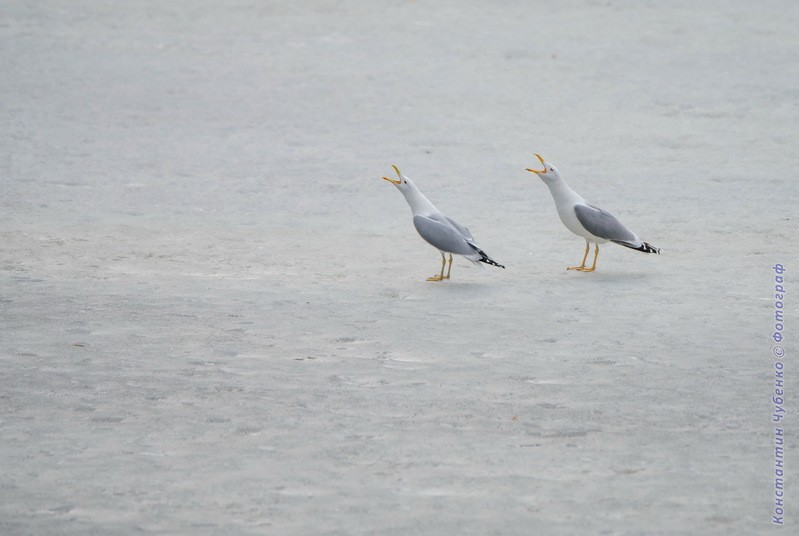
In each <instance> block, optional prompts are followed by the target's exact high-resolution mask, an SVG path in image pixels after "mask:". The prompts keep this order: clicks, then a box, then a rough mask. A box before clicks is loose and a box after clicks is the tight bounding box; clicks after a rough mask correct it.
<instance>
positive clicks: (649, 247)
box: [636, 242, 660, 255]
mask: <svg viewBox="0 0 799 536" xmlns="http://www.w3.org/2000/svg"><path fill="white" fill-rule="evenodd" d="M636 249H638V251H643V252H644V253H654V254H655V255H660V248H656V247H655V246H653V245H652V244H647V243H646V242H644V243H642V244H641V247H640V248H636Z"/></svg>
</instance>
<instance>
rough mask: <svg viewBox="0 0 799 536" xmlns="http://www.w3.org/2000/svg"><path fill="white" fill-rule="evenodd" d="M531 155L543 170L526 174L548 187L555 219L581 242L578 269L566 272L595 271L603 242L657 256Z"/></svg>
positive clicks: (614, 219) (610, 215)
mask: <svg viewBox="0 0 799 536" xmlns="http://www.w3.org/2000/svg"><path fill="white" fill-rule="evenodd" d="M535 156H536V157H537V158H538V159H539V160H540V161H541V164H542V165H543V166H544V169H542V170H536V169H530V168H527V171H529V172H531V173H535V174H536V175H538V176H539V177H540V178H541V180H542V181H544V184H546V185H547V186H548V187H549V192H550V193H551V194H552V197H553V198H554V199H555V207H556V208H557V209H558V216H560V221H562V222H563V225H565V226H566V228H567V229H568V230H569V231H571V232H573V233H574V234H576V235H577V236H582V237H583V238H584V239H585V255H583V262H582V263H581V264H580V266H570V267H568V268H567V270H577V271H580V272H593V271H594V270H595V269H596V259H597V257H598V256H599V244H606V243H607V242H614V243H616V244H619V245H620V246H624V247H628V248H630V249H635V250H638V251H643V252H644V253H655V254H658V255H659V254H660V250H659V249H658V248H656V247H655V246H653V245H651V244H647V243H646V242H643V241H642V240H641V239H640V238H638V237H637V236H636V235H635V233H633V232H632V231H630V230H629V229H628V228H627V227H625V226H624V225H622V223H621V222H620V221H619V220H617V219H616V217H615V216H614V215H613V214H611V213H609V212H605V211H604V210H602V209H601V208H599V207H595V206H594V205H591V204H590V203H587V202H586V201H585V199H583V198H582V197H580V195H579V194H578V193H577V192H575V191H574V190H572V189H571V188H569V185H568V184H566V181H564V180H563V177H561V176H560V173H558V170H557V169H556V168H555V166H553V165H552V164H548V163H546V162H545V161H544V159H543V158H541V155H538V154H536V155H535ZM591 243H593V244H594V246H595V247H596V249H595V251H594V263H593V264H592V265H591V267H590V268H588V267H587V266H586V265H585V261H586V259H588V251H589V248H590V244H591Z"/></svg>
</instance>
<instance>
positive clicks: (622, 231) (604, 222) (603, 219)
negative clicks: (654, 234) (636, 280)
mask: <svg viewBox="0 0 799 536" xmlns="http://www.w3.org/2000/svg"><path fill="white" fill-rule="evenodd" d="M574 214H575V215H576V216H577V219H578V220H579V221H580V223H581V224H582V225H583V227H585V230H586V231H588V232H589V233H591V234H592V235H594V236H598V237H599V238H604V239H606V240H610V241H611V242H619V243H624V244H629V245H631V246H633V247H639V246H640V245H641V241H640V240H639V239H638V237H637V236H635V233H633V232H632V231H631V230H629V229H628V228H627V227H625V226H624V225H622V223H621V222H620V221H619V220H617V219H616V216H614V215H613V214H611V213H610V212H605V211H604V210H602V209H601V208H598V207H595V206H593V205H576V206H575V207H574Z"/></svg>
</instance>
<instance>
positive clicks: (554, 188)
mask: <svg viewBox="0 0 799 536" xmlns="http://www.w3.org/2000/svg"><path fill="white" fill-rule="evenodd" d="M545 184H546V185H547V187H548V188H549V193H551V194H552V197H553V198H554V199H555V204H556V205H561V204H577V203H585V199H583V198H582V197H581V196H580V194H578V193H577V192H575V191H574V190H572V189H571V188H569V185H568V184H566V181H564V180H563V178H562V177H558V178H557V180H554V181H549V182H546V183H545Z"/></svg>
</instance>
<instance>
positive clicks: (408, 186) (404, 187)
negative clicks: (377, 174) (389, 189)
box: [383, 165, 415, 194]
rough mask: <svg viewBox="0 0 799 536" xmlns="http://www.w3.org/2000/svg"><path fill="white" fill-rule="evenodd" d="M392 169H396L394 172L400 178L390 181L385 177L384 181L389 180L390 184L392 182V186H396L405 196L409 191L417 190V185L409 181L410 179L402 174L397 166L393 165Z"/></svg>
mask: <svg viewBox="0 0 799 536" xmlns="http://www.w3.org/2000/svg"><path fill="white" fill-rule="evenodd" d="M391 167H393V168H394V171H395V172H396V173H397V177H398V178H397V179H389V178H388V177H383V180H387V181H388V182H390V183H391V184H393V185H394V186H396V187H397V190H399V191H400V192H402V193H403V194H405V193H407V192H409V191H411V190H413V189H414V188H415V185H414V184H413V182H411V179H409V178H408V177H406V176H405V175H403V174H402V172H401V171H400V170H399V168H398V167H397V166H395V165H392V166H391Z"/></svg>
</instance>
